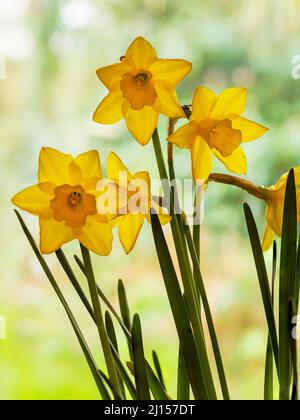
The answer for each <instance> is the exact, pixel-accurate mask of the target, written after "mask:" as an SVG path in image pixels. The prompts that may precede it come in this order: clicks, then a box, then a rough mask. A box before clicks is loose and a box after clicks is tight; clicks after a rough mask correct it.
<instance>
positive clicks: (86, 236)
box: [78, 217, 113, 255]
mask: <svg viewBox="0 0 300 420" xmlns="http://www.w3.org/2000/svg"><path fill="white" fill-rule="evenodd" d="M78 239H79V241H80V242H81V243H82V245H84V246H85V247H86V248H88V249H89V250H91V251H92V252H95V253H96V254H98V255H109V254H110V252H111V249H112V241H113V234H112V226H111V225H110V224H109V223H100V222H98V221H97V217H96V218H95V217H88V218H87V221H86V224H85V225H84V226H83V227H82V229H81V234H80V235H79V237H78Z"/></svg>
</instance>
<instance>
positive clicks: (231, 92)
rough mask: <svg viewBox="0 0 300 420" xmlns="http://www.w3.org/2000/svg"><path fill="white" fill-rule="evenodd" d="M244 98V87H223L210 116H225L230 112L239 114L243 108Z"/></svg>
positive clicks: (245, 96) (213, 117)
mask: <svg viewBox="0 0 300 420" xmlns="http://www.w3.org/2000/svg"><path fill="white" fill-rule="evenodd" d="M246 98H247V89H246V88H237V87H234V88H229V89H225V90H224V91H223V92H222V93H220V95H219V96H218V98H217V100H216V103H215V106H214V107H213V109H212V112H211V118H212V119H220V118H226V117H227V116H229V115H231V114H236V115H241V114H242V113H243V112H244V109H245V104H246Z"/></svg>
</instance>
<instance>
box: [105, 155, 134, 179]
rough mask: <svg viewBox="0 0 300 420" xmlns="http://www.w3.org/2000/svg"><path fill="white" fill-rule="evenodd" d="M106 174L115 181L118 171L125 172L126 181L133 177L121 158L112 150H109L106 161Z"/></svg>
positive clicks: (117, 177)
mask: <svg viewBox="0 0 300 420" xmlns="http://www.w3.org/2000/svg"><path fill="white" fill-rule="evenodd" d="M106 169H107V175H108V177H109V178H110V179H112V180H113V181H115V182H117V183H118V182H119V175H120V173H123V174H126V176H127V179H128V181H131V180H132V179H133V176H132V174H131V173H130V172H129V171H128V169H127V168H126V166H125V165H124V163H123V162H122V160H121V159H120V158H119V156H117V155H116V154H115V153H114V152H110V154H109V155H108V158H107V162H106Z"/></svg>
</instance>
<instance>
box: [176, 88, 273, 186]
mask: <svg viewBox="0 0 300 420" xmlns="http://www.w3.org/2000/svg"><path fill="white" fill-rule="evenodd" d="M246 94H247V91H246V89H245V88H230V89H226V90H224V91H223V92H222V93H221V94H220V95H216V94H215V93H214V92H213V91H212V90H210V89H208V88H206V87H199V88H197V89H196V91H195V93H194V97H193V103H192V114H191V117H190V120H189V122H188V123H187V124H185V125H183V126H182V127H180V128H179V129H178V130H176V131H175V133H174V134H172V135H171V136H169V137H168V141H169V142H171V143H174V144H175V145H176V146H178V147H180V148H186V149H190V150H191V155H192V172H193V178H194V180H197V179H202V180H204V181H206V180H207V178H208V176H209V174H210V172H211V168H212V155H213V154H214V155H215V156H216V157H217V158H218V159H219V160H220V161H221V162H223V163H224V164H225V166H226V167H227V169H229V170H230V171H232V172H235V173H238V174H245V173H246V172H247V159H246V156H245V154H244V152H243V149H242V148H241V144H242V143H243V142H249V141H252V140H255V139H257V138H258V137H260V136H261V135H262V134H264V133H265V132H266V131H267V128H265V127H263V126H262V125H260V124H257V123H255V122H253V121H250V120H247V119H246V118H243V117H241V114H243V112H244V108H245V103H246Z"/></svg>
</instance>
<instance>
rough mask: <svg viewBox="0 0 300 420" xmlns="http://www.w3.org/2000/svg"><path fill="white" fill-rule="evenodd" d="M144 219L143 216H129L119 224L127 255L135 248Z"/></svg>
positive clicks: (120, 236) (121, 239)
mask: <svg viewBox="0 0 300 420" xmlns="http://www.w3.org/2000/svg"><path fill="white" fill-rule="evenodd" d="M144 219H145V216H144V215H143V214H127V215H126V216H124V217H123V218H122V219H121V221H120V222H119V238H120V241H121V244H122V246H123V248H124V251H125V252H126V254H128V253H129V252H130V251H131V250H132V248H133V247H134V245H135V243H136V241H137V238H138V236H139V233H140V230H141V229H142V226H143V223H144Z"/></svg>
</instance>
